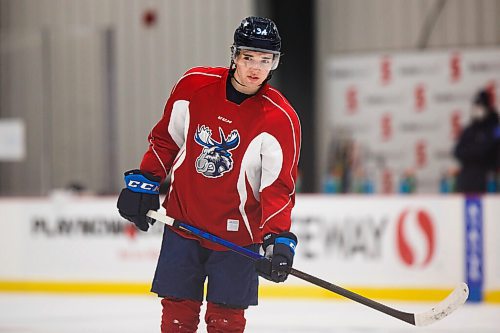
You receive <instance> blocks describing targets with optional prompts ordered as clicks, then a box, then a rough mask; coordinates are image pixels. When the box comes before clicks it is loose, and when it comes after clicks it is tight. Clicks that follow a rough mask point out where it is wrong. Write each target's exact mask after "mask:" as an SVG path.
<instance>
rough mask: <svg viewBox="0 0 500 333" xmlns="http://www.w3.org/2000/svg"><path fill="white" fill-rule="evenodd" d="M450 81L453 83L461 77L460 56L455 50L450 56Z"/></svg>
mask: <svg viewBox="0 0 500 333" xmlns="http://www.w3.org/2000/svg"><path fill="white" fill-rule="evenodd" d="M449 64H450V81H451V82H453V83H455V82H458V81H460V79H461V78H462V58H461V56H460V53H458V52H456V53H453V54H452V55H451V56H450V62H449Z"/></svg>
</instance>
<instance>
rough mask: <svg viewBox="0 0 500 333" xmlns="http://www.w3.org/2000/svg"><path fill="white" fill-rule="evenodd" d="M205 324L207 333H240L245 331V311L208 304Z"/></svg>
mask: <svg viewBox="0 0 500 333" xmlns="http://www.w3.org/2000/svg"><path fill="white" fill-rule="evenodd" d="M205 322H206V323H207V331H208V333H241V332H243V331H244V330H245V324H246V319H245V310H243V309H234V308H228V307H225V306H223V305H219V304H215V303H211V302H208V303H207V313H206V314H205Z"/></svg>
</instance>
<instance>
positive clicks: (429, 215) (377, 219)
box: [0, 195, 500, 302]
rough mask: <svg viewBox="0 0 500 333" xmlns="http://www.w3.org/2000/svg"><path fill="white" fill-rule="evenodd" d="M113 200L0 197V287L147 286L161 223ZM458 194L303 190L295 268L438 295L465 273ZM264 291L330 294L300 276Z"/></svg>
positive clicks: (487, 263) (380, 288)
mask: <svg viewBox="0 0 500 333" xmlns="http://www.w3.org/2000/svg"><path fill="white" fill-rule="evenodd" d="M115 205H116V198H111V197H107V198H102V197H100V198H96V197H71V196H56V197H52V198H41V199H2V200H0V224H1V229H2V231H3V232H2V233H0V244H1V251H0V290H3V291H33V292H37V291H44V292H83V293H88V292H92V293H132V294H134V293H136V294H144V293H148V291H149V288H150V281H151V278H152V275H153V272H154V269H155V265H156V260H157V257H158V253H159V247H160V244H161V234H162V227H161V226H160V225H158V224H157V225H155V226H154V227H152V229H151V230H150V231H149V232H148V233H143V232H139V231H137V230H135V229H134V228H133V226H132V225H131V224H130V223H127V222H125V221H124V220H123V219H121V217H120V216H119V215H118V214H117V212H116V208H115ZM483 208H484V212H483V218H484V221H483V222H484V230H487V232H485V233H484V244H483V245H484V254H485V255H484V263H483V266H482V267H484V299H485V300H486V301H491V302H500V297H499V292H498V291H499V290H500V263H499V259H498V256H495V255H494V254H495V253H500V252H499V248H498V243H499V240H500V239H499V238H500V236H499V235H500V232H499V230H498V228H499V227H498V226H499V223H498V222H499V221H497V220H498V216H500V211H499V209H500V198H498V197H486V198H484V199H483ZM464 229H465V228H464V198H463V197H461V196H446V197H445V196H411V197H410V196H408V197H405V196H322V195H302V196H298V197H297V200H296V207H295V209H294V212H293V231H294V232H296V233H297V235H298V238H299V246H298V249H297V255H296V260H295V263H294V266H295V267H296V268H297V269H300V270H302V271H305V272H308V273H310V274H312V275H315V276H318V277H320V278H322V279H324V280H327V281H330V282H333V283H335V284H338V285H340V286H343V287H347V288H350V289H352V290H354V291H356V292H359V293H361V294H363V295H366V296H368V297H375V298H382V299H397V300H428V301H434V300H439V299H442V298H443V297H444V296H445V295H446V294H447V293H448V292H449V291H451V290H452V289H453V288H454V286H455V285H456V284H457V283H459V282H460V281H464V280H465V276H464V271H465V269H466V267H465V265H466V260H465V249H464V243H465V240H464V239H465V236H466V235H465V231H464ZM261 281H262V283H261V296H263V297H292V298H331V297H335V295H334V294H332V293H330V292H327V291H324V290H322V289H321V288H318V287H315V286H312V285H310V284H308V283H306V282H303V281H301V280H299V279H297V278H295V277H291V278H290V279H289V280H288V281H287V282H286V283H285V284H280V285H276V284H272V283H269V282H268V281H265V280H262V279H261Z"/></svg>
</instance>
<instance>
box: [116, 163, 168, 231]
mask: <svg viewBox="0 0 500 333" xmlns="http://www.w3.org/2000/svg"><path fill="white" fill-rule="evenodd" d="M125 185H126V187H125V188H124V189H122V191H121V193H120V196H119V197H118V203H117V205H116V206H117V207H118V212H120V215H121V216H122V217H123V218H125V219H127V220H129V221H130V222H133V223H134V224H135V225H136V226H137V228H139V229H141V230H142V231H148V228H149V223H151V224H153V223H154V220H152V219H150V218H149V217H147V216H146V213H147V212H148V211H149V210H150V209H152V210H158V209H159V208H160V195H159V193H160V178H159V177H156V176H153V175H151V174H148V173H143V172H141V171H140V170H130V171H127V172H125ZM148 222H149V223H148Z"/></svg>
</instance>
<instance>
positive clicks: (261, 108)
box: [118, 17, 301, 332]
mask: <svg viewBox="0 0 500 333" xmlns="http://www.w3.org/2000/svg"><path fill="white" fill-rule="evenodd" d="M280 50H281V39H280V36H279V33H278V30H277V28H276V25H275V24H274V22H272V21H271V20H269V19H267V18H261V17H248V18H246V19H244V20H243V21H242V22H241V25H240V26H239V27H238V28H237V29H236V31H235V33H234V44H233V46H232V47H231V65H230V66H229V68H222V67H217V68H210V67H196V68H193V69H191V70H189V71H187V72H186V73H185V74H184V75H183V76H182V77H181V78H180V80H179V81H178V82H177V84H176V85H175V86H174V88H173V90H172V92H171V94H170V97H169V98H168V101H167V103H166V106H165V110H164V113H163V117H162V118H161V119H160V121H159V122H158V123H157V124H156V125H155V126H154V128H153V129H152V131H151V132H150V134H149V149H148V150H147V152H146V153H145V155H144V158H143V160H142V163H141V165H140V170H131V171H128V172H126V173H125V180H126V185H127V187H126V188H124V189H123V190H122V192H121V194H120V197H119V199H118V209H119V212H120V214H121V215H122V216H123V217H124V218H126V219H128V220H130V221H131V222H133V223H135V224H136V226H137V227H138V228H139V229H141V230H143V231H146V230H148V227H149V225H148V222H152V221H149V220H148V218H147V217H146V215H145V214H146V212H147V211H148V210H150V209H153V210H157V209H158V208H159V197H158V187H159V184H160V183H161V182H162V181H163V180H164V179H165V177H166V176H167V174H169V173H171V187H170V191H169V193H168V197H167V198H166V200H165V201H164V203H163V206H164V207H165V209H166V213H167V215H168V216H169V217H171V218H173V219H176V220H180V221H183V222H185V223H187V224H191V225H193V226H195V227H197V228H199V229H202V230H205V231H208V232H210V233H212V234H215V235H217V236H219V237H221V238H224V239H227V240H229V241H231V242H233V243H236V244H238V245H240V246H244V247H246V248H248V249H251V250H252V251H256V252H257V251H259V248H260V247H262V250H263V251H264V252H263V253H265V255H266V257H267V258H269V260H262V261H260V262H258V263H257V264H255V263H254V262H252V261H251V260H248V259H246V258H244V257H241V256H240V255H238V254H236V253H233V252H231V251H227V249H225V248H223V247H221V246H219V245H215V244H213V243H210V242H208V241H205V240H200V239H197V238H196V237H194V236H192V235H189V234H186V233H183V232H182V231H179V230H177V229H170V227H165V230H164V235H163V242H162V247H161V251H160V257H159V259H158V265H157V268H156V272H155V276H154V280H153V285H152V291H153V292H155V293H157V294H158V296H159V297H161V298H162V300H161V304H162V306H163V314H162V323H161V329H162V332H195V331H196V329H197V327H198V324H199V321H200V319H199V313H200V306H201V304H202V301H203V294H204V282H205V280H208V284H207V295H206V300H207V310H206V314H205V321H206V324H207V330H208V332H243V331H244V328H245V324H246V320H245V317H244V311H245V309H246V308H248V306H250V305H257V289H258V274H260V275H261V276H263V277H265V278H267V279H269V280H272V281H274V282H283V281H285V279H286V278H287V275H288V273H287V271H288V270H289V268H290V267H291V266H292V262H293V257H294V252H295V245H296V244H297V238H296V236H295V235H294V234H293V233H291V232H290V231H289V229H290V214H291V210H292V207H293V205H294V200H295V181H296V177H297V163H298V159H299V150H300V137H301V132H300V123H299V119H298V117H297V115H296V113H295V111H294V110H293V108H292V106H291V105H290V103H289V102H288V101H287V100H286V99H285V98H284V97H283V95H282V94H281V93H280V92H278V91H277V90H276V89H274V88H272V87H271V86H270V85H269V84H268V83H267V81H268V80H269V79H270V78H271V75H272V73H273V71H274V70H275V69H276V68H277V67H278V64H279V60H280V54H281V53H280ZM257 273H258V274H257Z"/></svg>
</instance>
